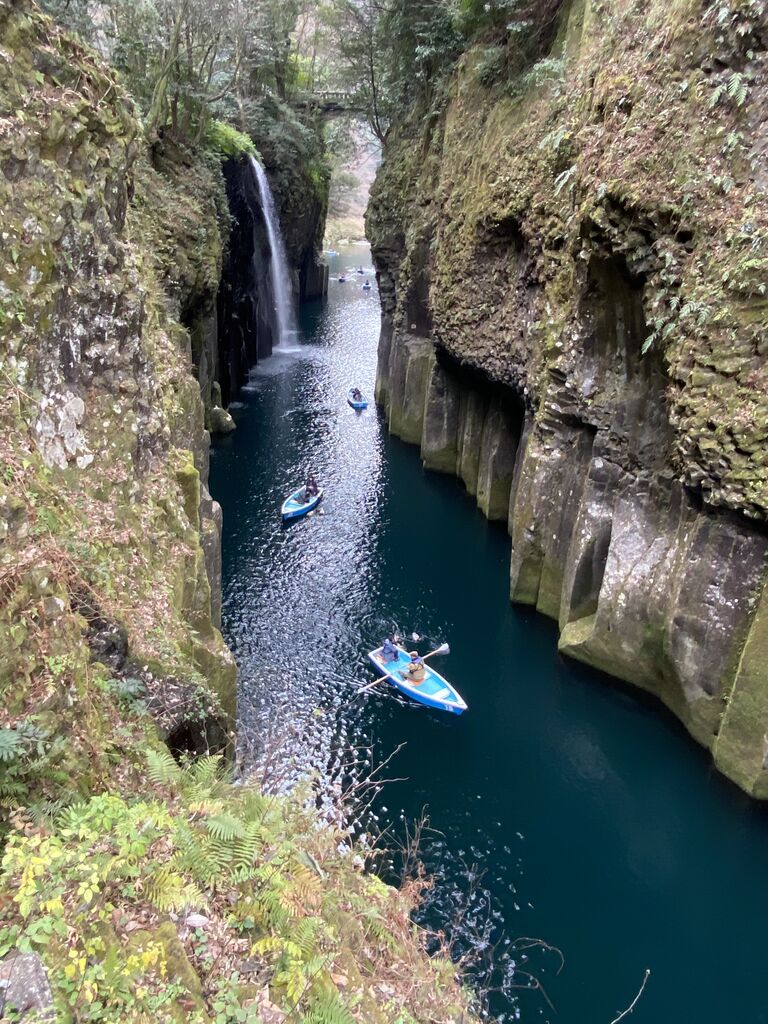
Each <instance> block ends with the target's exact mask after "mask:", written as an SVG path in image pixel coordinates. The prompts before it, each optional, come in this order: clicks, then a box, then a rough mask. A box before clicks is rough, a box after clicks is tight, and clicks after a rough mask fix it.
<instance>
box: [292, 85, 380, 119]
mask: <svg viewBox="0 0 768 1024" xmlns="http://www.w3.org/2000/svg"><path fill="white" fill-rule="evenodd" d="M291 102H292V105H293V106H294V107H301V108H302V109H304V110H319V111H320V112H321V113H324V114H345V113H347V112H350V113H359V112H362V111H363V109H364V105H363V101H362V100H361V99H360V97H359V96H358V95H357V94H356V93H354V92H344V91H343V90H338V89H337V90H334V89H327V90H323V91H320V92H305V93H299V94H298V95H297V96H296V97H295V98H294V99H293V100H292V101H291Z"/></svg>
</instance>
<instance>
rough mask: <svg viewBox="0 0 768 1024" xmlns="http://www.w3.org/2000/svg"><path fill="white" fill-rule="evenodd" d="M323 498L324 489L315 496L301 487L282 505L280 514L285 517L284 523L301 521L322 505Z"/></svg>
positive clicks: (320, 489)
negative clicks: (295, 520) (294, 520)
mask: <svg viewBox="0 0 768 1024" xmlns="http://www.w3.org/2000/svg"><path fill="white" fill-rule="evenodd" d="M322 497H323V489H322V487H321V488H319V490H318V492H317V494H314V495H308V494H307V488H306V487H300V488H299V489H298V491H294V492H293V494H291V495H289V496H288V497H287V498H286V499H285V501H284V502H283V504H282V507H281V509H280V514H281V515H282V517H283V522H284V523H288V522H290V521H291V520H293V519H301V517H302V516H305V515H307V513H309V512H313V511H314V510H315V509H316V508H317V506H318V505H319V504H320V500H321V498H322Z"/></svg>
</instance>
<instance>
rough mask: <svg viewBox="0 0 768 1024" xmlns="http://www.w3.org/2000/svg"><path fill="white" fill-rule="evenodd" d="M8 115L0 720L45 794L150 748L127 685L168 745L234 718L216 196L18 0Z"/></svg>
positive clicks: (6, 20)
mask: <svg viewBox="0 0 768 1024" xmlns="http://www.w3.org/2000/svg"><path fill="white" fill-rule="evenodd" d="M0 125H1V126H2V128H1V129H0V206H1V207H2V210H3V214H2V229H1V230H2V253H1V255H0V376H1V377H2V389H1V390H2V397H1V399H0V424H1V429H0V447H1V449H2V466H3V474H2V478H1V479H0V593H1V595H2V597H1V598H0V637H1V639H0V646H1V647H2V650H3V654H2V656H0V687H1V688H2V692H3V694H4V700H3V723H2V724H3V726H6V727H11V728H13V729H15V730H16V733H17V735H18V736H27V735H30V736H35V737H37V739H36V740H35V743H38V744H39V745H38V746H36V747H35V749H36V750H37V752H38V755H39V754H40V751H44V753H45V756H44V757H43V760H42V762H41V763H42V768H41V776H40V779H39V780H37V781H35V780H33V781H32V782H30V783H29V784H30V785H31V786H32V787H33V789H34V786H35V785H37V784H38V782H39V785H40V787H41V788H42V792H43V794H44V795H46V796H47V797H48V798H52V799H55V798H56V797H57V795H58V792H59V791H60V790H64V791H70V792H71V789H72V787H73V786H78V787H79V788H80V789H81V790H82V791H83V792H88V791H92V790H93V789H95V788H98V787H99V786H100V785H102V784H104V782H105V781H106V780H107V779H109V777H110V774H111V773H112V772H113V771H114V770H115V767H114V766H115V764H117V765H119V766H120V768H119V770H120V771H121V772H124V773H126V774H130V772H131V771H133V770H134V765H135V764H138V762H139V761H140V760H141V747H142V744H141V743H140V742H138V741H137V742H136V743H135V745H134V746H131V744H130V743H129V742H128V739H127V736H128V734H129V733H130V731H131V724H130V722H129V723H127V724H126V725H125V727H124V730H123V733H122V734H121V732H120V730H119V729H117V730H116V729H115V719H116V718H118V719H119V716H120V706H121V705H120V699H119V697H118V691H119V690H120V687H121V686H122V685H123V682H124V681H125V680H126V679H129V680H132V682H131V683H130V687H133V688H134V692H138V690H139V689H140V690H141V692H143V693H144V695H145V698H146V701H147V703H148V706H149V707H150V708H152V709H153V711H154V712H155V718H156V721H157V723H158V724H159V726H160V730H161V733H162V734H164V735H165V736H166V737H167V738H169V739H170V741H171V743H178V744H180V745H188V746H191V747H193V748H194V747H197V748H199V747H202V748H205V747H206V746H207V744H208V742H209V741H212V742H213V741H214V740H218V742H221V741H222V739H224V737H225V733H226V729H227V727H228V726H227V723H228V716H229V715H231V714H233V712H234V697H235V692H234V690H235V687H234V683H235V666H234V662H233V659H232V656H231V654H230V653H229V651H228V650H227V648H226V647H225V645H224V643H223V641H222V639H221V636H220V634H219V631H218V628H217V624H218V606H217V605H218V602H217V597H216V595H217V594H218V587H219V574H220V568H219V560H220V537H219V528H220V515H221V513H220V509H219V507H218V505H217V504H216V503H215V502H213V501H212V500H211V497H210V495H209V494H208V491H207V488H206V481H207V473H208V434H207V432H206V430H205V419H204V416H205V410H204V404H203V402H202V401H201V396H200V390H199V386H198V382H197V381H196V379H195V377H194V375H193V361H192V350H193V336H194V330H193V331H192V333H190V331H188V330H187V329H185V327H184V326H182V323H181V321H182V320H183V319H186V320H187V322H188V323H189V324H190V325H194V324H198V323H199V322H200V317H201V316H202V315H204V311H205V310H208V309H210V308H211V303H212V301H213V298H214V297H215V294H216V287H217V284H218V278H219V272H220V259H221V256H220V254H221V246H222V237H221V231H220V220H221V218H220V217H219V216H217V206H218V208H219V212H221V209H222V204H221V199H219V200H218V201H217V195H219V196H220V197H223V189H221V188H220V187H219V186H218V185H217V179H216V174H215V173H214V170H213V169H212V170H211V171H210V172H209V171H208V170H206V168H205V167H204V166H202V167H201V166H198V167H197V168H195V167H193V166H192V165H191V164H188V163H187V164H185V162H184V160H183V159H181V158H180V156H179V154H174V153H173V152H172V151H171V150H170V148H169V147H168V146H165V147H164V148H163V149H162V150H157V151H156V152H155V153H154V154H153V153H150V152H149V151H147V150H146V149H145V148H144V146H143V143H142V142H141V141H140V135H139V131H138V123H137V121H136V119H135V116H134V111H133V108H132V104H131V101H130V100H129V98H128V97H127V96H126V95H125V93H124V92H123V91H122V89H121V88H120V86H119V85H118V83H117V82H116V81H114V80H113V79H112V78H111V76H110V73H109V71H108V70H107V69H106V68H104V67H103V66H101V65H100V64H99V63H98V62H97V61H96V60H95V59H94V57H93V55H92V54H91V53H90V52H89V51H87V50H86V49H84V48H83V47H81V46H79V45H78V44H77V43H76V42H74V41H73V40H72V39H71V38H69V37H67V36H66V35H64V34H62V33H59V32H58V31H57V30H56V29H55V27H54V26H53V25H52V24H51V23H50V22H49V21H48V20H47V19H45V18H43V17H42V16H40V15H39V13H37V12H36V10H35V9H34V8H32V7H31V5H28V4H23V3H20V2H18V3H17V2H16V0H2V2H0ZM130 687H129V688H130ZM133 728H135V729H138V730H141V729H143V728H144V726H141V725H140V724H135V725H134V727H133ZM30 730H31V732H30ZM134 739H135V737H134ZM146 742H151V740H149V739H147V740H146ZM46 759H47V760H46ZM35 763H37V761H35ZM136 770H139V769H136ZM32 795H33V796H38V797H39V796H40V793H36V792H33V794H32Z"/></svg>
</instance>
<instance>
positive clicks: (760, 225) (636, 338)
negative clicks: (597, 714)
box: [368, 0, 768, 798]
mask: <svg viewBox="0 0 768 1024" xmlns="http://www.w3.org/2000/svg"><path fill="white" fill-rule="evenodd" d="M758 8H759V5H756V4H749V3H747V4H736V3H728V2H725V3H722V4H719V5H716V6H710V5H707V4H705V5H700V4H693V3H687V2H675V3H671V4H670V3H661V2H656V0H653V2H650V3H644V4H630V5H627V4H624V3H619V2H618V0H616V2H605V0H602V2H598V0H586V2H583V0H582V2H579V0H574V2H573V3H570V4H563V5H562V6H561V7H560V11H559V18H560V22H559V31H558V33H557V38H556V39H555V41H554V43H553V44H552V45H551V47H549V48H548V49H547V50H546V52H541V54H540V55H539V57H540V59H539V61H538V62H537V63H536V64H534V65H532V66H530V67H528V68H525V69H522V70H518V72H517V73H516V74H515V75H514V76H511V77H510V79H509V80H508V81H505V82H503V83H502V82H498V81H497V82H496V83H495V84H494V85H493V86H490V87H489V86H487V85H484V84H483V82H484V81H486V79H487V75H486V74H484V73H483V64H484V62H487V58H488V55H487V53H486V52H485V49H482V48H478V49H477V50H473V51H471V52H469V53H467V54H465V55H464V57H463V58H462V61H461V63H460V66H459V68H458V70H457V71H456V73H455V74H454V75H453V78H452V81H451V84H450V89H449V96H448V99H447V101H446V103H445V104H444V105H443V107H442V109H441V110H440V111H439V112H437V113H436V112H435V111H431V112H428V111H425V110H423V109H417V110H415V111H414V112H413V115H412V117H410V118H409V119H407V120H406V121H405V122H404V123H403V124H401V125H398V126H396V128H395V129H394V130H393V132H392V135H391V138H390V141H389V144H388V147H387V151H386V153H385V160H384V164H383V167H382V169H381V171H380V173H379V176H378V179H377V182H376V185H375V188H374V193H373V196H372V202H371V206H370V209H369V214H368V233H369V237H370V238H371V240H372V244H373V250H374V257H375V260H376V265H377V269H378V273H379V280H380V285H381V295H382V307H383V315H382V334H381V342H380V350H379V371H378V382H377V398H378V401H379V402H380V403H381V404H383V405H384V406H385V408H386V410H387V415H388V419H389V425H390V429H391V430H392V431H393V432H394V433H396V434H398V435H399V436H401V437H402V438H404V439H405V440H407V441H411V442H413V443H416V444H420V445H421V451H422V457H423V459H424V463H425V465H426V466H427V467H428V468H432V469H436V470H440V471H444V472H450V473H455V474H457V475H458V476H460V477H461V478H462V479H463V481H464V482H465V484H466V486H467V489H468V490H469V491H470V493H472V494H473V495H476V497H477V502H478V504H479V505H480V507H481V508H482V509H483V511H484V512H485V513H486V515H488V516H489V517H490V518H493V519H499V520H502V521H507V522H508V526H509V533H510V536H511V541H512V555H511V596H512V599H513V600H516V601H520V602H523V603H527V604H532V605H535V606H536V607H537V608H538V609H539V610H540V611H542V612H543V613H545V614H546V615H549V616H551V617H553V618H555V619H557V620H558V622H559V626H560V649H561V650H562V651H563V653H565V654H568V655H570V656H572V657H575V658H578V659H580V660H582V661H585V662H587V663H589V664H591V665H595V666H597V667H598V668H600V669H603V670H604V671H606V672H608V673H611V674H613V675H614V676H617V677H619V678H621V679H624V680H626V681H628V682H631V683H634V684H635V685H638V686H641V687H643V688H644V689H646V690H649V691H650V692H652V693H654V694H656V695H657V696H658V697H660V698H661V699H662V700H663V701H664V703H665V704H666V705H667V706H668V707H670V708H671V709H672V710H673V711H674V712H675V713H676V714H677V715H678V716H679V717H680V719H681V720H682V721H683V722H684V723H685V725H686V727H687V728H688V729H689V731H690V732H691V734H692V735H693V736H694V737H695V738H696V739H697V740H698V741H699V742H700V743H702V744H703V745H704V746H706V747H707V748H709V749H710V750H711V752H712V755H713V757H714V760H715V763H716V765H717V766H718V768H719V769H720V770H721V771H722V772H724V773H725V774H726V775H728V776H729V777H730V778H731V779H733V780H734V781H735V782H737V783H738V784H739V785H740V786H742V787H743V788H744V789H746V790H747V791H748V792H750V793H751V794H753V795H754V796H756V797H759V798H766V797H768V770H767V769H766V765H767V764H768V659H767V658H766V654H768V615H767V613H766V610H765V604H766V600H768V597H766V593H765V585H766V569H767V563H766V554H767V550H766V549H767V547H768V541H767V538H766V529H765V526H766V515H767V514H768V448H767V447H766V441H768V388H766V374H767V373H768V369H767V368H766V367H767V364H766V358H765V357H766V352H767V351H768V333H766V325H767V324H768V300H767V299H766V280H767V278H766V270H768V203H767V202H766V191H765V182H766V180H767V179H768V163H766V143H765V138H764V129H763V128H762V124H763V114H764V106H765V102H764V100H765V95H766V91H765V86H766V81H768V57H767V55H766V43H768V29H767V28H766V25H765V22H764V18H763V17H762V16H761V15H760V10H759V9H758ZM425 125H426V127H425Z"/></svg>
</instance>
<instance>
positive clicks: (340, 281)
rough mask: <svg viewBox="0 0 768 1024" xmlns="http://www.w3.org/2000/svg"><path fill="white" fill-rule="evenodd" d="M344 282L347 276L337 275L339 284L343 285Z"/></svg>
mask: <svg viewBox="0 0 768 1024" xmlns="http://www.w3.org/2000/svg"><path fill="white" fill-rule="evenodd" d="M346 280H347V275H346V274H339V284H344V282H345V281H346Z"/></svg>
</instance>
